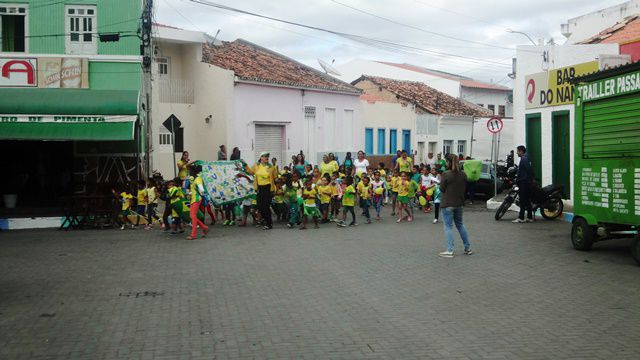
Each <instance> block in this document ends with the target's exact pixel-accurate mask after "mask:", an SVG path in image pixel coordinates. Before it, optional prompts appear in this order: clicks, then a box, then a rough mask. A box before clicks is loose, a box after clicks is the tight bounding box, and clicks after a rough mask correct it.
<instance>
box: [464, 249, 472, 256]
mask: <svg viewBox="0 0 640 360" xmlns="http://www.w3.org/2000/svg"><path fill="white" fill-rule="evenodd" d="M464 254H465V255H473V251H472V250H471V249H464Z"/></svg>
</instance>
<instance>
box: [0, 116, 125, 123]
mask: <svg viewBox="0 0 640 360" xmlns="http://www.w3.org/2000/svg"><path fill="white" fill-rule="evenodd" d="M131 121H136V115H0V123H112V122H131Z"/></svg>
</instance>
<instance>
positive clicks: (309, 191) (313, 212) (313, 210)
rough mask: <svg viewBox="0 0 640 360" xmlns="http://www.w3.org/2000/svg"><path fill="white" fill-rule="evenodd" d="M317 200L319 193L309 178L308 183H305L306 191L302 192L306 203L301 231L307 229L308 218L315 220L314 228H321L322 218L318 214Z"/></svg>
mask: <svg viewBox="0 0 640 360" xmlns="http://www.w3.org/2000/svg"><path fill="white" fill-rule="evenodd" d="M317 198H318V191H317V190H316V189H315V188H314V187H313V180H312V179H311V178H307V181H306V182H305V183H304V190H302V200H303V201H304V216H303V217H302V226H300V230H304V229H306V228H307V217H308V216H311V217H312V218H313V224H314V228H316V229H317V228H319V226H318V218H319V217H320V213H319V212H318V208H317V207H316V200H317Z"/></svg>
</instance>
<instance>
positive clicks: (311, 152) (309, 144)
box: [301, 106, 316, 164]
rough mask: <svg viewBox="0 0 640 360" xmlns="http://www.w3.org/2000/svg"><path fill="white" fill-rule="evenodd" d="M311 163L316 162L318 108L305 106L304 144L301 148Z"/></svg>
mask: <svg viewBox="0 0 640 360" xmlns="http://www.w3.org/2000/svg"><path fill="white" fill-rule="evenodd" d="M301 150H302V151H303V152H304V156H305V158H306V160H307V161H309V163H311V164H315V163H316V108H315V107H313V106H305V107H304V144H303V148H302V149H301Z"/></svg>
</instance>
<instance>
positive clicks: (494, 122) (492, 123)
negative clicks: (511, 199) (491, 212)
mask: <svg viewBox="0 0 640 360" xmlns="http://www.w3.org/2000/svg"><path fill="white" fill-rule="evenodd" d="M503 127H504V123H503V122H502V119H501V118H500V116H497V115H494V116H492V117H491V118H490V119H489V120H488V121H487V130H489V132H490V133H491V134H492V137H491V162H492V163H493V171H494V174H493V196H494V197H495V196H496V195H498V156H499V154H500V132H501V131H502V128H503Z"/></svg>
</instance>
